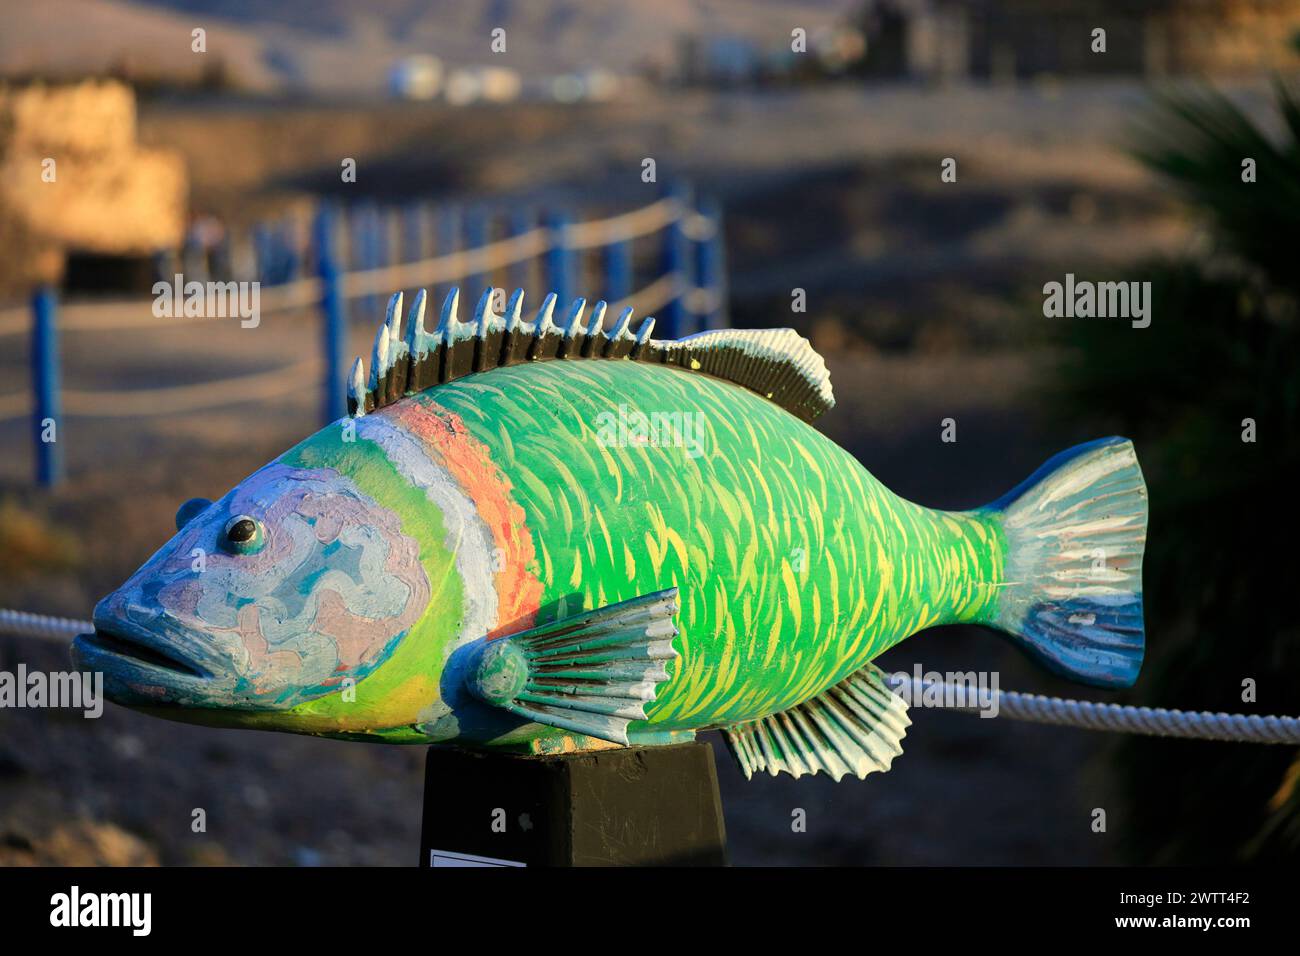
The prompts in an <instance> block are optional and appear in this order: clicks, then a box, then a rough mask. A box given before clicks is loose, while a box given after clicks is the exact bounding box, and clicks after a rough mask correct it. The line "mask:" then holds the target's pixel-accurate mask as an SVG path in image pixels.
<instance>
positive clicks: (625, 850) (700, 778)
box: [420, 743, 726, 866]
mask: <svg viewBox="0 0 1300 956" xmlns="http://www.w3.org/2000/svg"><path fill="white" fill-rule="evenodd" d="M725 864H726V831H725V829H724V827H723V822H722V802H721V800H720V799H719V797H718V775H717V771H716V769H715V768H714V764H713V749H712V748H711V747H710V746H709V745H708V744H703V743H689V744H676V745H673V746H671V747H633V748H628V749H620V750H600V751H592V752H587V753H578V754H559V755H547V756H536V757H534V756H519V755H515V754H498V753H479V752H471V751H463V750H446V749H439V748H437V747H431V748H430V749H429V755H428V759H427V760H426V762H425V777H424V823H423V826H422V827H421V832H420V865H421V866H457V865H460V866H464V865H525V866H674V865H678V866H680V865H685V866H722V865H725Z"/></svg>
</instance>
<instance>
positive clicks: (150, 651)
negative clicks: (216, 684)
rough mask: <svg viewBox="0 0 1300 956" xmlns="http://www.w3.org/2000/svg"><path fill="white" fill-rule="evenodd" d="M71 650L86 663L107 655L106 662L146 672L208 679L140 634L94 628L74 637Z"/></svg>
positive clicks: (167, 649)
mask: <svg viewBox="0 0 1300 956" xmlns="http://www.w3.org/2000/svg"><path fill="white" fill-rule="evenodd" d="M74 646H75V647H76V649H77V651H78V652H80V653H81V655H82V656H83V657H85V658H88V659H89V661H93V660H94V659H95V658H96V657H100V656H102V655H107V656H108V657H109V658H110V659H113V660H117V661H121V662H125V663H127V664H132V665H134V666H136V667H139V668H143V669H145V670H148V671H154V672H156V671H169V672H171V673H173V674H180V675H182V676H184V677H194V678H199V679H204V680H206V679H207V678H209V677H211V676H212V675H210V674H208V673H207V672H205V671H203V670H202V669H200V668H199V667H198V666H197V665H195V664H193V663H191V662H190V661H187V660H185V659H184V658H183V657H181V656H180V655H179V654H177V653H176V651H175V650H173V649H172V648H170V647H168V646H167V645H166V644H165V643H163V642H160V641H158V640H157V639H156V638H153V637H151V636H148V635H144V634H139V635H135V634H128V633H124V632H122V631H109V630H106V629H104V628H101V627H96V628H95V630H94V632H93V633H91V634H80V635H78V636H77V638H76V640H75V642H74ZM87 652H89V653H87Z"/></svg>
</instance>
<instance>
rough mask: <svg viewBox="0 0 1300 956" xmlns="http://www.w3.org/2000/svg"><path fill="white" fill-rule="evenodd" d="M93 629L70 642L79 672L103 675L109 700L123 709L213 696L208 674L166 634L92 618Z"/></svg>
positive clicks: (195, 701)
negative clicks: (121, 705) (124, 706)
mask: <svg viewBox="0 0 1300 956" xmlns="http://www.w3.org/2000/svg"><path fill="white" fill-rule="evenodd" d="M94 624H95V630H94V631H93V632H91V633H89V634H79V635H78V636H77V637H76V638H75V639H74V640H73V642H72V660H73V664H74V665H75V666H76V667H77V669H78V670H84V671H93V672H98V673H102V674H103V675H104V691H105V693H106V694H107V696H108V697H109V699H110V700H113V701H115V702H117V703H119V704H123V705H126V706H159V705H166V704H199V703H201V702H203V701H204V700H206V699H207V698H208V697H209V695H210V694H211V692H212V687H211V684H212V680H213V677H212V672H211V671H209V670H208V669H207V668H206V667H205V666H204V663H203V662H202V661H199V660H196V659H194V658H192V657H190V656H188V655H186V654H184V653H183V652H181V651H180V650H179V649H178V648H177V646H176V643H175V642H174V641H171V640H169V639H168V638H167V636H166V634H165V633H157V632H155V631H153V630H151V629H149V628H147V627H142V626H140V625H137V624H133V623H131V622H130V621H123V620H112V621H108V620H103V621H101V620H100V619H98V618H96V620H95V621H94Z"/></svg>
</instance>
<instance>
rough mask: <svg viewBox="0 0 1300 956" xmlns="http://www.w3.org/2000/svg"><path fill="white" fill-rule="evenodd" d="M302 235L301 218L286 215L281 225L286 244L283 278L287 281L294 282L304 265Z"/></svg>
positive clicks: (281, 238)
mask: <svg viewBox="0 0 1300 956" xmlns="http://www.w3.org/2000/svg"><path fill="white" fill-rule="evenodd" d="M301 235H302V234H301V233H300V232H299V219H298V218H297V217H296V216H286V217H285V219H284V222H283V223H282V224H281V226H280V241H281V243H283V246H284V275H283V280H284V281H285V282H293V281H294V280H295V279H297V278H298V270H299V269H300V268H301V266H302V243H301Z"/></svg>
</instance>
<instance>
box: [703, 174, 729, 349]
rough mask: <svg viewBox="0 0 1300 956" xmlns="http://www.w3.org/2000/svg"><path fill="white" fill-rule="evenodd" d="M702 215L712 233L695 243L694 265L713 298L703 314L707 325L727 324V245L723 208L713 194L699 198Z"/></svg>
mask: <svg viewBox="0 0 1300 956" xmlns="http://www.w3.org/2000/svg"><path fill="white" fill-rule="evenodd" d="M700 215H702V216H703V217H704V218H705V219H706V220H708V223H709V234H708V235H707V236H706V237H704V238H703V239H702V240H700V241H699V242H697V243H696V245H695V268H696V272H697V275H698V277H699V285H700V288H701V289H703V290H705V292H707V293H708V295H709V298H710V300H711V301H710V303H709V309H708V312H707V313H706V314H705V316H704V327H705V328H706V329H725V328H726V327H727V324H728V323H727V276H726V268H727V267H726V261H725V258H724V256H725V245H724V243H723V240H722V209H721V207H720V206H719V205H718V201H717V200H716V199H714V198H712V197H709V198H708V199H704V200H702V201H701V202H700Z"/></svg>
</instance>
